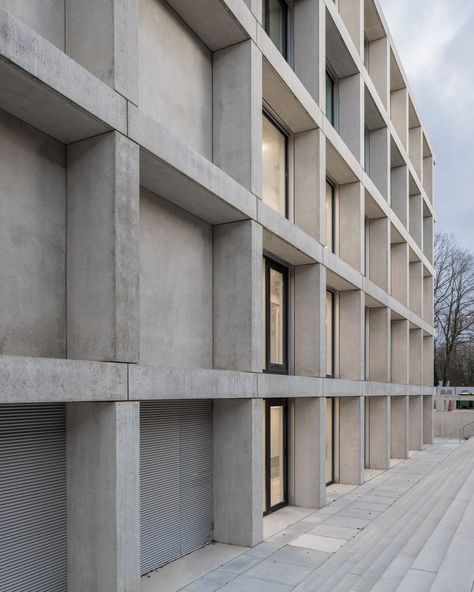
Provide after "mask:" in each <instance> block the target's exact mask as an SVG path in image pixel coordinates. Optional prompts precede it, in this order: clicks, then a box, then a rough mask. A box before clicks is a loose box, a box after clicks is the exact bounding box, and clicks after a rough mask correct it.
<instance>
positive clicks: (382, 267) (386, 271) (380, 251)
mask: <svg viewBox="0 0 474 592" xmlns="http://www.w3.org/2000/svg"><path fill="white" fill-rule="evenodd" d="M368 233H369V237H368V243H369V244H368V248H369V253H368V255H369V256H368V267H369V273H368V277H369V279H370V280H371V281H372V282H374V283H375V284H377V286H379V288H382V290H385V291H386V292H388V291H389V279H390V221H389V219H388V218H375V219H374V220H369V221H368Z"/></svg>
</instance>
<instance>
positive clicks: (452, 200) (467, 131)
mask: <svg viewBox="0 0 474 592" xmlns="http://www.w3.org/2000/svg"><path fill="white" fill-rule="evenodd" d="M380 2H381V5H382V8H383V11H384V14H385V17H386V19H387V22H388V26H389V29H390V31H391V33H392V36H393V38H394V41H395V46H396V48H397V50H398V53H399V55H400V58H401V61H402V64H403V66H404V68H405V72H406V73H407V76H408V81H409V84H410V87H411V90H412V92H413V95H414V98H415V103H416V105H417V107H418V110H419V112H420V115H421V119H422V121H423V124H424V126H425V128H426V129H427V130H428V136H429V138H430V140H431V143H432V146H433V149H434V152H435V156H436V163H437V166H436V168H435V184H436V185H435V207H436V214H437V222H438V223H437V226H436V229H437V230H446V231H448V232H452V233H454V234H455V235H456V236H457V237H458V239H459V241H460V242H461V243H462V244H463V245H464V246H465V247H468V248H469V249H471V250H472V251H474V1H473V0H380Z"/></svg>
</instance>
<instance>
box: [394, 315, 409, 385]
mask: <svg viewBox="0 0 474 592" xmlns="http://www.w3.org/2000/svg"><path fill="white" fill-rule="evenodd" d="M409 331H410V326H409V322H408V321H406V320H393V321H392V331H391V334H392V363H391V369H392V382H394V383H395V384H408V380H409V369H408V356H409V353H410V352H409V349H410V339H409Z"/></svg>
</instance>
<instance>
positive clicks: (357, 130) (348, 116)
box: [339, 74, 372, 166]
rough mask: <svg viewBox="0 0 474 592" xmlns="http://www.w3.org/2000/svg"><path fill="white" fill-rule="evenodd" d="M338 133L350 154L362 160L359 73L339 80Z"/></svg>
mask: <svg viewBox="0 0 474 592" xmlns="http://www.w3.org/2000/svg"><path fill="white" fill-rule="evenodd" d="M339 133H340V135H341V138H342V139H343V140H344V142H345V143H346V144H347V146H348V148H349V150H350V151H351V152H352V154H353V155H354V156H355V157H356V158H357V160H358V161H359V162H362V156H363V154H364V80H363V78H362V76H361V74H354V75H353V76H348V77H347V78H341V79H340V80H339ZM371 166H372V160H371Z"/></svg>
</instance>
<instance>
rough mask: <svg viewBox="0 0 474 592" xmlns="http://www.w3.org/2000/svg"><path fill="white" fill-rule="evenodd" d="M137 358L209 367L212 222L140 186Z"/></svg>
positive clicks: (152, 363) (147, 362)
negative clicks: (138, 339)
mask: <svg viewBox="0 0 474 592" xmlns="http://www.w3.org/2000/svg"><path fill="white" fill-rule="evenodd" d="M231 271H232V270H229V272H231ZM140 360H141V363H143V364H145V365H150V366H162V367H166V366H171V367H185V368H212V228H211V226H209V225H208V224H206V223H205V222H203V221H202V220H199V219H198V218H196V217H194V216H192V215H191V214H188V213H187V212H185V211H184V210H181V209H180V208H177V207H176V206H174V205H173V204H171V203H169V202H167V201H166V200H164V199H162V198H160V197H158V196H157V195H154V194H152V193H150V192H149V191H147V190H144V189H142V191H141V195H140Z"/></svg>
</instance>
